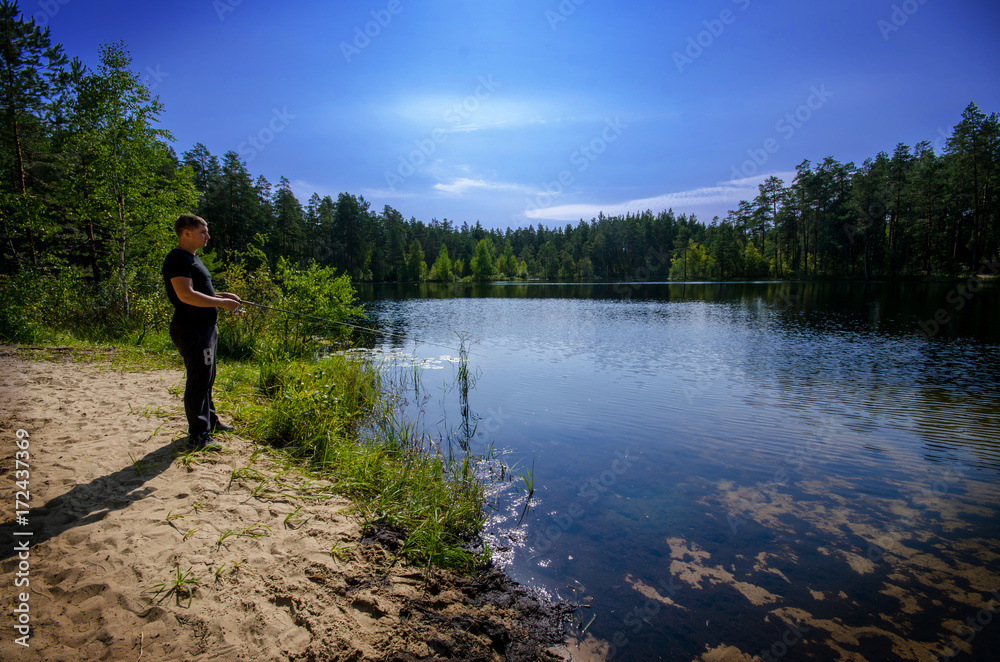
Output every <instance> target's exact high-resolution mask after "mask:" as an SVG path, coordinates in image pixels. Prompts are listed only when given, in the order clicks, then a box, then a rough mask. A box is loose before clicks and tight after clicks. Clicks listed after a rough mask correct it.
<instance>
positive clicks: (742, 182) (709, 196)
mask: <svg viewBox="0 0 1000 662" xmlns="http://www.w3.org/2000/svg"><path fill="white" fill-rule="evenodd" d="M772 175H774V176H776V177H779V178H781V179H782V180H784V181H785V183H786V184H787V183H788V182H790V181H791V180H792V179H793V178H794V177H795V172H791V171H789V172H770V173H763V174H760V175H756V176H754V177H746V178H743V179H734V180H730V181H728V182H722V183H720V184H717V185H715V186H705V187H702V188H696V189H691V190H689V191H678V192H676V193H665V194H663V195H658V196H654V197H651V198H640V199H636V200H627V201H624V202H612V203H597V204H592V203H587V204H573V205H556V206H552V207H546V208H544V209H530V210H528V211H526V212H525V213H524V215H525V216H526V217H527V218H529V219H533V220H551V221H576V220H579V219H581V218H582V219H591V218H594V217H596V216H597V215H598V214H599V213H601V212H604V215H605V216H619V215H624V214H627V213H633V214H635V213H640V212H644V211H646V210H647V209H649V210H652V211H653V212H654V213H658V212H661V211H665V210H667V209H673V210H674V211H675V212H676V213H678V214H680V213H686V214H696V215H697V216H698V217H699V218H701V219H702V220H706V219H708V220H710V219H711V218H712V217H713V216H719V217H724V216H725V215H726V212H727V211H728V210H730V209H736V207H737V206H739V203H740V201H741V200H753V199H754V198H755V197H757V194H758V193H759V191H758V189H757V186H758V184H761V183H763V182H764V180H765V179H767V178H768V177H771V176H772Z"/></svg>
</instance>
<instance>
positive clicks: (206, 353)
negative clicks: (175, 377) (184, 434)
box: [170, 324, 219, 437]
mask: <svg viewBox="0 0 1000 662" xmlns="http://www.w3.org/2000/svg"><path fill="white" fill-rule="evenodd" d="M218 337H219V335H218V331H217V329H216V326H215V325H214V324H213V325H212V326H205V327H194V328H192V327H185V326H179V325H176V324H171V325H170V339H171V340H172V341H174V345H176V346H177V349H179V350H180V352H181V357H182V358H183V359H184V369H185V370H186V371H187V383H186V384H185V386H184V414H185V415H186V416H187V423H188V434H189V435H190V436H191V437H199V436H201V435H203V434H205V433H206V432H209V431H211V430H212V428H214V427H215V425H216V424H217V423H218V422H219V418H218V416H216V415H215V403H214V402H212V385H213V384H214V383H215V346H216V343H217V341H218Z"/></svg>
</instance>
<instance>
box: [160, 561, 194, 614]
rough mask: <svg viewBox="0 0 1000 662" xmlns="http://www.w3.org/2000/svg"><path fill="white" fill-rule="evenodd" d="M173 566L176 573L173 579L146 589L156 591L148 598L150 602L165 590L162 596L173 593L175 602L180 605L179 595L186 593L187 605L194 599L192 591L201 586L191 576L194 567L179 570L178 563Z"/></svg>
mask: <svg viewBox="0 0 1000 662" xmlns="http://www.w3.org/2000/svg"><path fill="white" fill-rule="evenodd" d="M175 567H176V574H175V575H174V578H173V579H171V580H170V581H166V582H160V583H159V584H154V585H153V586H151V587H150V588H149V589H148V590H149V591H153V590H155V591H156V593H154V594H153V597H152V598H151V599H150V602H152V601H153V600H156V599H157V598H158V597H159V596H160V593H163V592H164V591H166V595H164V596H163V597H164V598H166V597H169V596H170V594H171V593H173V594H174V596H175V597H176V598H177V604H178V605H180V603H181V596H182V595H186V596H187V599H188V607H190V606H191V601H192V600H194V592H195V590H196V589H197V588H198V587H199V586H201V582H199V581H198V580H197V579H195V578H194V577H192V576H191V571H192V570H193V569H194V568H188V569H187V570H185V571H183V572H181V566H180V565H179V564H178V565H176V566H175Z"/></svg>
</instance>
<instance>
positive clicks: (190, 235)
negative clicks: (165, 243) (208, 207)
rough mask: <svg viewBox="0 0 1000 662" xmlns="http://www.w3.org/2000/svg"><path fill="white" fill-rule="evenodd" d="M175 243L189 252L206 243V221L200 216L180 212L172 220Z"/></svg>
mask: <svg viewBox="0 0 1000 662" xmlns="http://www.w3.org/2000/svg"><path fill="white" fill-rule="evenodd" d="M174 231H175V232H176V233H177V245H178V246H180V247H181V248H183V249H184V250H186V251H189V252H191V253H195V252H197V250H198V249H199V248H204V247H205V246H206V245H207V244H208V240H209V236H208V223H206V222H205V219H203V218H202V217H201V216H195V215H194V214H181V215H180V216H178V217H177V220H176V221H175V222H174Z"/></svg>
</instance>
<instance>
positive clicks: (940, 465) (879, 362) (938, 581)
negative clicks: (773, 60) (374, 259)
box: [361, 282, 1000, 660]
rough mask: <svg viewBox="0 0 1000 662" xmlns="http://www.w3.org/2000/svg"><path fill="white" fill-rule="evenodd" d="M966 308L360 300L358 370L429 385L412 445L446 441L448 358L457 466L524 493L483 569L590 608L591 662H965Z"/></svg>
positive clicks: (986, 525)
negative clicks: (423, 436)
mask: <svg viewBox="0 0 1000 662" xmlns="http://www.w3.org/2000/svg"><path fill="white" fill-rule="evenodd" d="M979 284H980V283H978V282H976V283H973V286H974V288H973V289H976V290H977V291H976V292H971V291H968V290H966V289H965V288H964V286H962V287H961V288H959V289H955V288H956V284H884V283H873V284H869V285H867V286H865V285H863V284H805V283H802V284H797V283H792V284H771V283H748V284H686V285H682V284H669V285H667V284H649V285H625V284H619V285H551V284H507V285H504V284H499V285H489V286H464V287H448V286H440V287H433V286H426V285H424V286H417V285H409V286H399V287H391V288H377V287H375V288H370V289H367V290H363V291H362V292H361V294H362V296H363V298H365V299H366V301H367V305H368V309H369V311H370V313H371V316H372V318H373V320H376V321H377V324H378V325H379V326H380V328H382V329H384V330H386V331H389V332H392V334H394V335H393V336H392V337H391V338H389V339H382V340H379V341H378V342H377V343H376V347H377V348H378V349H379V350H381V351H383V352H387V351H394V352H395V353H396V354H403V355H412V356H415V357H417V358H418V359H426V361H422V365H423V368H422V370H421V379H422V382H423V384H424V385H425V389H426V391H425V393H424V394H423V395H422V396H421V397H415V398H414V399H413V404H412V407H411V415H412V416H415V417H419V418H420V420H421V422H422V423H423V424H424V426H425V427H426V428H427V429H429V430H430V431H432V432H433V433H434V434H441V435H443V434H447V433H448V432H449V431H453V430H454V429H455V428H457V427H458V426H459V425H460V423H461V412H460V408H459V394H458V392H457V390H455V389H453V388H450V387H449V386H448V384H449V383H453V382H454V375H455V363H454V360H453V359H454V357H455V356H457V355H458V345H459V341H458V336H457V335H456V332H461V333H462V334H464V335H465V337H466V338H467V340H468V343H469V347H470V361H469V366H470V369H471V370H472V371H473V374H474V375H475V387H474V389H472V390H471V391H470V393H469V404H470V415H471V419H472V422H473V424H474V425H475V426H476V428H475V429H476V433H475V437H474V442H473V444H474V445H475V446H477V447H478V448H479V449H480V450H481V449H483V448H485V447H487V445H489V444H491V443H492V444H493V447H494V448H495V449H502V450H504V451H509V454H507V455H504V456H503V460H504V461H505V462H506V463H507V464H508V465H514V464H517V467H516V472H517V473H520V472H522V471H523V472H528V471H529V470H530V469H531V467H532V463H533V467H534V469H533V480H534V486H535V494H534V496H533V497H532V499H531V500H530V503H529V506H530V508H529V509H528V511H527V512H526V513H525V514H524V516H523V519H521V513H522V510H523V505H524V502H525V496H524V495H523V494H521V493H519V492H518V491H517V490H516V489H514V487H515V485H516V483H517V481H519V482H521V483H522V484H523V481H521V479H520V478H518V479H517V481H515V482H509V483H507V487H506V488H505V489H501V490H499V491H498V492H497V493H496V494H495V495H494V497H493V498H494V501H495V504H496V508H497V510H496V512H495V513H494V514H493V516H492V518H491V521H490V526H489V532H490V544H491V547H492V548H493V549H494V551H495V552H496V557H497V559H498V560H499V561H500V562H501V563H503V564H505V565H506V569H507V571H508V573H509V574H510V575H511V576H512V577H513V578H514V579H516V580H518V581H520V582H523V583H526V584H530V585H534V586H539V587H542V588H544V589H546V590H548V591H549V592H551V593H552V594H553V595H555V596H558V597H561V598H565V599H570V600H575V601H579V602H582V603H585V604H589V605H590V608H589V609H581V610H580V611H579V612H578V613H579V615H580V618H581V619H582V623H583V625H586V624H587V623H588V622H589V621H590V620H591V618H592V617H594V616H595V615H596V618H594V620H593V622H592V624H591V625H590V626H589V628H588V629H587V630H586V636H587V637H588V638H597V639H598V640H599V642H597V643H596V645H597V647H598V648H601V649H603V651H604V654H605V657H607V658H610V659H617V660H657V659H664V660H695V659H702V657H701V656H703V655H708V654H710V653H711V654H714V655H723V656H722V657H719V658H718V659H748V660H749V659H750V657H749V656H750V655H763V652H766V653H767V656H770V659H778V658H782V657H783V658H784V659H791V660H794V659H817V660H832V659H844V660H856V659H857V660H883V659H884V660H895V659H911V660H929V659H936V658H935V657H934V654H935V652H937V653H943V654H948V653H950V652H953V653H954V654H955V655H956V657H955V659H968V660H973V659H993V654H994V653H995V651H996V650H997V649H998V647H1000V519H998V517H1000V482H998V479H1000V387H998V384H1000V381H998V378H1000V283H991V284H989V285H988V286H986V287H983V288H982V289H979V288H977V287H975V286H976V285H979ZM970 297H971V298H970ZM935 316H937V319H935ZM941 320H947V322H946V323H943V324H942V323H941ZM519 519H520V523H519V524H518V520H519ZM993 591H996V592H997V593H995V594H991V592H993ZM968 619H971V621H968V622H969V623H971V624H972V625H973V626H975V628H979V630H978V631H977V630H975V629H970V626H969V625H963V623H966V622H967V620H968ZM977 619H978V620H977ZM579 629H581V628H578V630H579ZM590 645H591V646H593V645H595V642H593V641H591V642H590ZM739 652H742V653H744V654H746V655H747V657H745V658H744V657H740V656H739V655H737V653H739ZM705 659H715V658H705ZM755 659H769V658H768V657H766V656H765V657H762V658H755Z"/></svg>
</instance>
